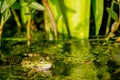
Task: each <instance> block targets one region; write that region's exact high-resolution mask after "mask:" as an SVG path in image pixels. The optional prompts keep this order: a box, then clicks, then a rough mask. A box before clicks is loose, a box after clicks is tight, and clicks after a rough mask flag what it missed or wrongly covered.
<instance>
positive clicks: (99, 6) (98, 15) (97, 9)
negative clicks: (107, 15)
mask: <svg viewBox="0 0 120 80" xmlns="http://www.w3.org/2000/svg"><path fill="white" fill-rule="evenodd" d="M91 4H92V9H93V15H94V19H95V27H96V33H95V34H96V35H97V36H98V34H99V30H100V27H101V23H102V19H103V10H104V0H92V3H91Z"/></svg>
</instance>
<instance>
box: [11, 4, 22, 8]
mask: <svg viewBox="0 0 120 80" xmlns="http://www.w3.org/2000/svg"><path fill="white" fill-rule="evenodd" d="M11 7H12V8H13V9H21V5H20V3H18V2H15V3H14V4H13V5H12V6H11Z"/></svg>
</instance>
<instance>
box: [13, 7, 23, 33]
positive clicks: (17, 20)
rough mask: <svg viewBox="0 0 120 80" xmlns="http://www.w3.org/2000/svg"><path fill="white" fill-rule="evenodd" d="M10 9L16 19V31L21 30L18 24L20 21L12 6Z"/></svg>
mask: <svg viewBox="0 0 120 80" xmlns="http://www.w3.org/2000/svg"><path fill="white" fill-rule="evenodd" d="M11 11H12V13H13V16H14V19H15V21H16V24H17V27H18V32H21V30H20V28H21V24H20V21H19V17H18V16H17V14H16V12H15V10H14V9H13V8H11Z"/></svg>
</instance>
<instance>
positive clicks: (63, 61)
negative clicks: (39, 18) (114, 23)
mask: <svg viewBox="0 0 120 80" xmlns="http://www.w3.org/2000/svg"><path fill="white" fill-rule="evenodd" d="M119 48H120V44H119V43H115V42H114V43H113V42H108V43H107V42H88V41H84V40H82V41H75V40H68V41H67V40H65V41H38V42H36V41H33V42H32V43H31V46H30V47H28V46H27V45H26V42H14V41H12V42H10V41H4V42H2V46H1V48H0V80H120V76H119V75H120V68H119V66H120V50H119Z"/></svg>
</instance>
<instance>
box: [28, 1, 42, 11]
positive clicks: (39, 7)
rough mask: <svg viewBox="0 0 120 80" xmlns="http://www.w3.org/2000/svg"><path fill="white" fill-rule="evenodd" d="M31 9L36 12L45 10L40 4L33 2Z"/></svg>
mask: <svg viewBox="0 0 120 80" xmlns="http://www.w3.org/2000/svg"><path fill="white" fill-rule="evenodd" d="M30 7H31V8H33V9H36V10H44V7H43V6H42V5H41V4H39V3H38V2H31V4H30Z"/></svg>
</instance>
